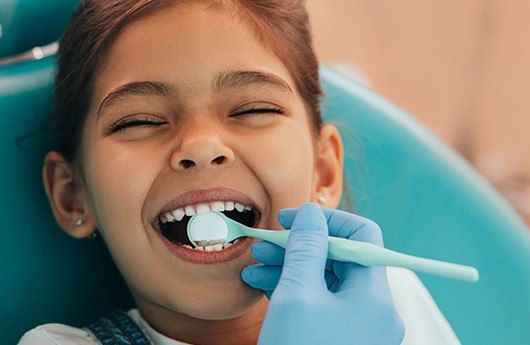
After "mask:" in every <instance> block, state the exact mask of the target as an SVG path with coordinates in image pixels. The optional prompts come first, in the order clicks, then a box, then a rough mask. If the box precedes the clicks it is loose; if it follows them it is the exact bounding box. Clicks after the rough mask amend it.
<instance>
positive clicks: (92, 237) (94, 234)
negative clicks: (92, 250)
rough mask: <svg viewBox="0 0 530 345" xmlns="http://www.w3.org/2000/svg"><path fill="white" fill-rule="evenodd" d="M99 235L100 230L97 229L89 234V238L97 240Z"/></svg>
mask: <svg viewBox="0 0 530 345" xmlns="http://www.w3.org/2000/svg"><path fill="white" fill-rule="evenodd" d="M97 237H98V231H97V230H95V231H94V232H93V233H92V234H90V236H88V239H89V240H95V239H96V238H97Z"/></svg>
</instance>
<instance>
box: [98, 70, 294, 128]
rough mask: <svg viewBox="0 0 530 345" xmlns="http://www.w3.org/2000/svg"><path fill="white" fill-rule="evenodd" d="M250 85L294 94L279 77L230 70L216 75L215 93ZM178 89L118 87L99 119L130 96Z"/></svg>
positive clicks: (150, 84)
mask: <svg viewBox="0 0 530 345" xmlns="http://www.w3.org/2000/svg"><path fill="white" fill-rule="evenodd" d="M250 85H262V86H272V87H275V88H278V89H280V90H282V91H285V92H288V93H290V94H294V92H293V90H292V89H291V87H290V86H289V84H288V83H287V82H286V81H285V80H283V79H282V78H280V77H278V76H277V75H274V74H271V73H265V72H258V71H234V70H228V71H223V72H220V73H219V74H217V75H216V77H215V79H214V82H213V89H214V90H215V91H222V90H225V89H230V88H237V87H244V86H250ZM177 94H178V88H177V87H176V86H175V85H173V84H170V83H165V82H157V81H135V82H131V83H127V84H124V85H121V86H118V87H117V88H115V89H114V90H112V91H111V92H110V93H109V94H108V95H107V96H105V98H104V99H103V101H102V102H101V104H100V105H99V109H98V115H97V118H98V120H99V118H100V116H101V111H102V110H103V108H105V107H109V106H111V105H112V104H114V103H116V102H117V101H118V100H120V99H122V98H125V97H130V96H149V95H154V96H166V97H170V96H176V95H177Z"/></svg>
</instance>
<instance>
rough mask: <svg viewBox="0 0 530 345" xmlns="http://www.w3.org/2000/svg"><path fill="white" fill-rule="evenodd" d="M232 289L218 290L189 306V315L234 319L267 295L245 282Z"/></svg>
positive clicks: (205, 318) (204, 318) (201, 317)
mask: <svg viewBox="0 0 530 345" xmlns="http://www.w3.org/2000/svg"><path fill="white" fill-rule="evenodd" d="M239 285H240V286H237V287H235V288H233V289H232V290H231V291H226V290H225V291H217V292H216V293H214V294H211V295H209V297H207V298H204V299H201V300H200V301H197V302H198V303H194V305H192V306H189V307H190V309H192V310H190V311H189V313H187V314H188V315H189V316H191V317H194V318H198V319H202V320H226V319H233V318H236V317H238V316H241V315H243V314H245V313H246V312H248V311H249V310H250V309H252V307H254V306H255V305H256V304H257V303H258V302H259V301H260V300H261V299H262V298H265V295H264V294H263V293H262V292H261V291H260V290H257V289H253V288H251V287H249V286H247V285H246V284H244V283H243V282H241V284H239Z"/></svg>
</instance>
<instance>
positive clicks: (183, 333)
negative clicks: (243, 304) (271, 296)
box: [136, 297, 269, 345]
mask: <svg viewBox="0 0 530 345" xmlns="http://www.w3.org/2000/svg"><path fill="white" fill-rule="evenodd" d="M136 302H137V306H138V309H139V311H140V314H141V315H142V317H143V318H144V320H145V321H146V322H147V323H148V324H149V325H150V326H151V327H152V328H153V329H155V330H156V331H157V332H159V333H161V334H163V335H165V336H167V337H169V338H172V339H176V340H179V341H183V342H186V343H190V344H212V345H225V344H231V345H246V344H256V343H257V340H258V335H259V332H260V329H261V324H262V323H263V320H264V318H265V313H266V312H267V307H268V304H269V301H268V300H267V298H265V297H263V298H262V299H261V300H260V301H259V302H258V303H256V304H255V305H254V306H253V307H251V308H250V309H249V310H248V311H247V312H245V313H244V314H242V315H240V316H238V317H235V318H232V319H226V320H202V319H197V318H193V317H190V316H188V315H184V314H180V313H176V312H175V311H172V310H169V309H166V308H163V307H161V306H158V305H152V304H145V303H141V302H140V301H138V300H137V301H136Z"/></svg>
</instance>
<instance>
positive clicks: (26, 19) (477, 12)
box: [0, 0, 530, 224]
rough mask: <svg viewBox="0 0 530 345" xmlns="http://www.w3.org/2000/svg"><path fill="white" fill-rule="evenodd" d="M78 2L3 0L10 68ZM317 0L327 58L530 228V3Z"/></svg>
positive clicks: (321, 50)
mask: <svg viewBox="0 0 530 345" xmlns="http://www.w3.org/2000/svg"><path fill="white" fill-rule="evenodd" d="M77 3H78V0H52V1H41V0H0V67H1V66H2V65H6V64H11V63H13V62H16V61H18V60H19V59H28V58H29V59H33V58H37V59H39V58H42V57H43V56H46V55H47V54H53V52H54V51H55V50H56V49H57V45H56V44H53V42H54V41H56V40H57V39H58V38H59V37H60V36H61V34H62V30H63V29H64V27H65V26H66V23H67V22H68V20H69V17H70V13H71V11H72V10H73V8H74V7H75V5H76V4H77ZM307 5H308V10H309V13H310V17H311V21H312V26H313V33H314V38H315V47H316V50H317V54H318V56H319V58H320V60H321V61H322V62H323V63H325V64H327V65H329V66H332V67H333V68H335V69H339V70H341V71H342V72H344V73H346V74H348V75H349V76H351V77H352V78H354V79H356V80H358V81H359V82H360V83H363V84H365V85H366V86H368V87H369V88H372V89H373V90H375V91H376V92H378V93H379V94H381V95H383V96H384V97H386V98H388V99H390V100H391V101H392V102H394V103H396V104H397V105H399V106H401V107H402V108H404V109H405V110H407V111H408V112H409V113H410V114H412V115H413V116H414V117H416V118H417V119H418V120H419V121H420V122H422V123H423V124H424V125H425V126H427V127H428V128H430V129H431V130H432V131H433V132H434V133H436V135H438V137H439V138H440V139H442V140H443V141H445V142H446V143H447V144H448V145H450V146H451V147H453V148H454V149H456V150H458V151H459V152H460V153H461V154H462V155H464V157H466V158H467V159H468V160H469V161H470V162H471V163H472V164H473V165H475V167H476V168H477V169H478V170H479V171H480V172H481V173H482V174H483V175H484V176H485V177H486V178H487V179H488V180H489V181H490V182H491V183H492V184H493V185H494V186H495V187H496V188H497V189H498V190H499V191H500V192H501V193H502V194H503V195H504V196H506V197H507V199H508V200H509V201H510V202H511V204H512V205H513V206H514V207H515V208H516V209H517V211H518V212H519V213H520V214H521V216H522V217H523V218H524V219H525V221H526V222H527V224H530V155H529V154H528V153H527V151H528V148H530V135H527V132H528V131H529V130H530V114H529V112H528V109H530V97H528V96H527V94H526V93H527V92H528V91H527V90H530V44H527V42H526V40H525V39H526V37H528V36H529V34H530V25H529V24H527V23H528V19H527V18H528V17H529V15H530V1H528V0H507V1H500V0H499V1H493V0H465V1H460V0H448V1H424V0H400V1H396V0H307ZM43 27H45V28H46V30H43V29H42V28H43ZM36 46H38V47H37V48H34V47H36Z"/></svg>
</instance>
